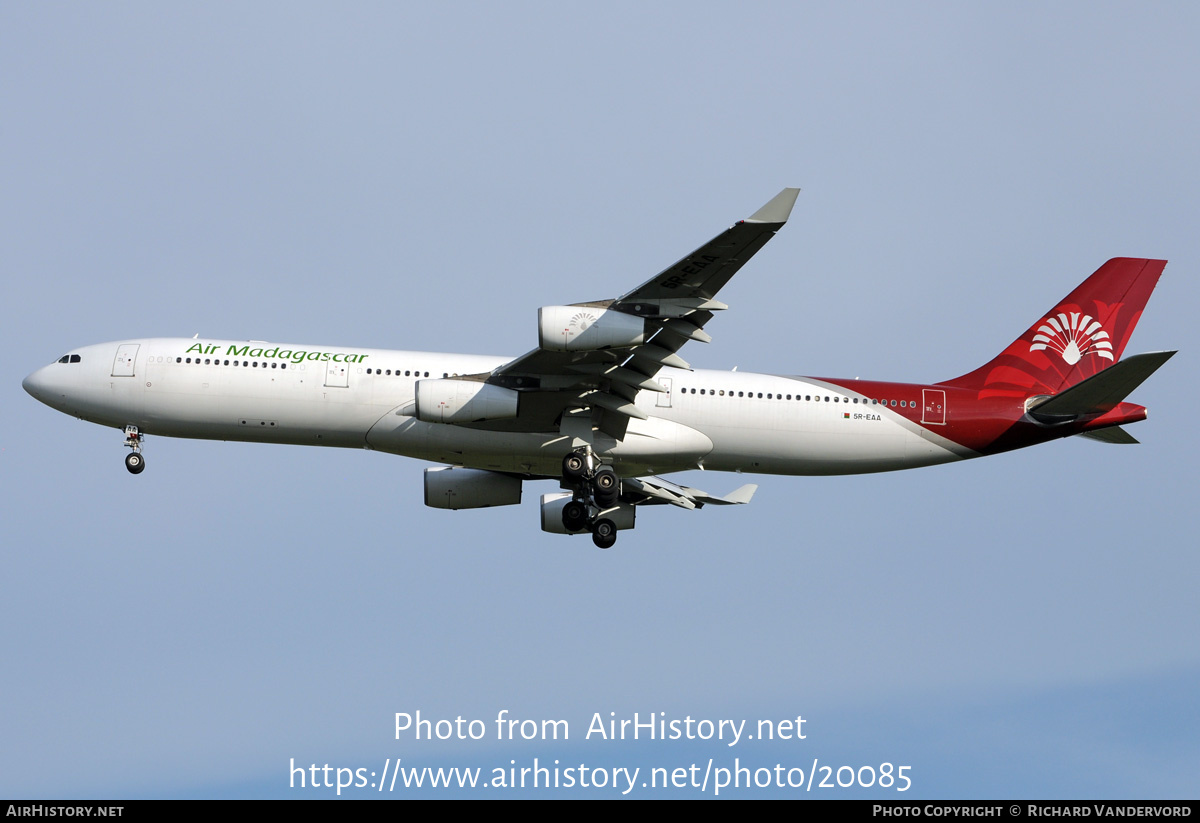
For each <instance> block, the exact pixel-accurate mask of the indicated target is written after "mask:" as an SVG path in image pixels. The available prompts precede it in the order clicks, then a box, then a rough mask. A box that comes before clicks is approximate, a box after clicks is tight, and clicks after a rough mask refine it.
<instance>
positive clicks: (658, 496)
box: [621, 477, 758, 509]
mask: <svg viewBox="0 0 1200 823" xmlns="http://www.w3.org/2000/svg"><path fill="white" fill-rule="evenodd" d="M756 491H758V486H757V485H755V484H754V483H747V484H746V485H745V486H740V487H738V488H737V489H734V490H733V491H731V492H730V493H729V494H727V495H725V496H724V497H721V496H719V495H715V494H709V493H708V492H706V491H701V490H700V489H693V488H692V487H691V486H681V485H679V484H677V483H671V482H669V481H667V480H663V479H662V478H660V477H627V478H625V479H624V480H623V481H621V497H622V498H623V499H625V500H627V501H629V502H631V503H635V504H638V503H640V504H643V505H647V504H654V503H670V504H671V505H672V506H679V507H680V508H681V509H699V508H703V507H704V505H705V504H709V503H711V504H712V505H714V506H732V505H737V504H740V503H749V502H750V498H752V497H754V493H755V492H756Z"/></svg>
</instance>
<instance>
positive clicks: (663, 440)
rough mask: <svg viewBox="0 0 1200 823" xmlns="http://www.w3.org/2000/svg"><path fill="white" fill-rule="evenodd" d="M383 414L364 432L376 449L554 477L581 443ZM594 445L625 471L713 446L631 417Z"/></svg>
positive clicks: (678, 462) (683, 463)
mask: <svg viewBox="0 0 1200 823" xmlns="http://www.w3.org/2000/svg"><path fill="white" fill-rule="evenodd" d="M402 408H404V407H399V408H397V409H395V410H393V411H392V412H389V413H388V414H386V415H384V416H383V417H382V418H380V419H379V421H378V422H376V423H375V425H374V426H372V427H371V430H370V431H369V432H368V433H367V444H368V445H369V446H370V447H371V448H373V449H378V450H379V451H385V452H390V453H392V454H399V455H404V456H406V457H415V458H418V459H421V460H432V461H434V462H437V463H448V464H451V465H456V466H469V467H471V468H477V469H490V470H492V471H503V472H514V473H518V474H530V475H537V476H541V477H558V476H559V475H560V474H561V473H562V459H563V458H564V457H565V456H566V455H567V454H568V453H569V452H571V451H572V450H574V449H575V448H576V447H577V446H578V445H579V444H578V442H577V441H576V440H575V439H573V438H572V437H569V436H566V435H563V434H559V433H552V432H497V431H486V430H483V429H473V428H468V427H465V426H455V425H450V424H444V423H424V422H422V421H420V420H417V419H416V418H414V417H409V416H407V415H404V414H400V413H399V412H400V409H402ZM593 447H594V448H595V450H596V451H597V453H599V454H600V455H601V457H602V458H605V459H608V460H610V461H611V462H612V464H613V465H614V466H615V467H616V469H617V471H618V472H620V473H621V474H623V475H626V476H629V475H635V474H660V473H664V472H669V471H680V470H683V469H688V468H696V466H697V463H698V462H699V461H700V460H701V459H702V458H703V457H704V456H705V455H707V454H708V453H709V451H711V449H712V441H711V440H709V438H708V437H707V436H705V435H704V434H702V433H701V432H698V431H696V430H694V429H691V428H689V427H687V426H681V425H679V424H678V423H674V422H672V421H669V420H663V419H659V418H651V419H649V420H634V421H631V422H630V425H629V428H628V431H627V433H626V436H625V438H624V439H623V440H622V441H620V442H617V441H615V440H612V439H611V438H608V437H607V436H605V435H603V434H599V433H597V435H596V438H595V441H594V443H593Z"/></svg>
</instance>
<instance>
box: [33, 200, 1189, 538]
mask: <svg viewBox="0 0 1200 823" xmlns="http://www.w3.org/2000/svg"><path fill="white" fill-rule="evenodd" d="M798 191H799V190H798V189H792V188H788V189H784V190H783V191H782V192H780V193H779V194H778V195H777V196H775V197H774V198H773V199H772V200H770V201H769V202H768V203H767V204H766V205H764V206H763V207H762V208H761V209H759V210H758V211H757V212H755V213H754V214H753V215H751V216H750V217H748V218H747V219H745V220H742V221H739V222H738V223H736V224H734V225H733V226H732V227H730V228H729V229H728V230H726V231H724V232H722V233H721V234H719V235H717V236H716V237H715V238H713V239H712V240H711V241H709V242H708V243H706V244H705V245H703V246H701V247H700V248H698V249H696V250H695V251H694V252H692V253H691V254H689V255H687V256H686V257H684V258H683V259H682V260H680V261H679V262H677V263H675V264H674V265H672V266H670V267H669V268H667V269H665V270H664V271H662V272H661V273H659V274H657V275H655V276H654V277H652V278H650V279H649V280H647V281H646V282H645V283H643V284H642V285H641V286H638V287H637V288H636V289H634V290H633V291H630V292H628V293H626V294H624V295H623V296H621V297H617V298H615V299H610V300H599V301H592V302H585V303H575V304H572V305H568V306H543V307H542V308H540V309H539V310H538V321H537V326H538V345H537V347H536V348H535V349H533V350H532V351H530V352H528V353H526V354H524V355H521V356H520V357H516V358H511V357H488V356H479V355H461V354H437V353H428V352H420V351H385V350H378V349H364V348H351V347H336V346H333V347H331V346H317V345H293V344H276V343H267V342H262V341H233V340H210V339H202V338H199V337H194V338H182V339H181V338H148V339H137V340H122V341H119V342H113V343H103V344H99V345H93V346H85V347H83V348H78V349H73V350H71V351H70V352H68V353H67V354H65V355H63V356H62V357H61V358H59V359H58V360H57V362H54V363H51V364H50V365H48V366H45V367H44V368H41V369H38V370H37V371H35V372H34V373H33V374H31V375H29V376H28V377H27V378H25V380H24V383H23V385H24V388H25V390H26V391H27V392H29V394H31V395H32V396H33V397H35V398H36V399H37V400H40V401H41V402H43V403H45V404H46V405H48V406H50V407H52V408H55V409H58V410H59V411H62V412H64V413H66V414H71V415H74V416H76V417H78V418H80V419H83V420H88V421H91V422H93V423H99V424H100V425H103V426H111V427H115V428H117V429H119V430H121V431H122V432H123V433H124V437H125V446H126V447H128V448H129V450H130V451H129V452H128V454H127V455H126V457H125V466H126V468H127V469H128V470H129V472H131V473H132V474H135V475H136V474H140V473H141V472H142V471H143V470H144V469H145V466H146V463H145V459H144V456H143V445H144V444H145V440H146V437H147V435H163V436H167V437H191V438H202V439H209V440H242V441H253V442H267V443H288V444H295V445H308V446H340V447H343V448H366V449H375V450H378V451H383V452H389V453H392V454H398V455H404V456H406V457H414V458H417V459H420V460H426V461H431V462H433V463H438V464H442V465H441V466H439V467H436V468H428V469H426V470H425V504H426V505H427V506H432V507H434V508H442V509H470V508H482V507H487V506H507V505H514V504H517V503H519V502H520V501H521V491H522V485H523V483H524V482H525V481H527V480H544V479H548V480H554V481H557V482H558V484H559V491H557V492H554V493H550V494H545V495H543V496H542V498H541V525H542V529H543V530H545V531H548V532H552V533H557V534H591V536H592V540H593V542H594V543H595V544H596V545H597V546H598V547H600V548H602V549H607V548H609V547H611V546H612V545H614V543H615V542H616V538H617V532H618V531H621V530H627V529H632V528H633V527H634V523H635V518H636V515H637V513H638V510H639V509H641V508H642V507H643V506H649V505H667V504H670V505H674V506H678V507H680V508H684V509H698V508H702V507H704V506H706V505H730V504H742V503H748V502H749V501H750V499H751V497H752V496H753V494H754V492H755V490H756V489H757V486H755V485H753V484H750V485H743V486H741V487H740V488H738V489H736V490H735V491H732V492H730V493H727V494H724V495H717V494H710V493H708V492H704V491H701V490H700V489H695V488H690V487H688V486H683V485H680V484H677V483H673V482H671V481H669V480H666V479H664V478H663V477H662V476H663V475H666V474H670V473H672V472H680V471H685V470H692V469H703V470H707V471H719V472H739V473H747V474H785V475H835V474H856V473H864V472H882V471H894V470H898V469H910V468H916V467H919V466H930V465H934V464H937V463H948V462H951V461H957V460H964V459H967V458H972V457H981V456H984V455H991V454H997V453H999V452H1004V451H1009V450H1011V449H1018V448H1022V447H1025V446H1032V445H1034V444H1037V443H1043V442H1046V441H1049V440H1054V439H1056V438H1061V437H1070V436H1074V435H1079V436H1082V437H1087V438H1091V439H1093V440H1098V441H1100V442H1103V443H1110V444H1111V443H1136V442H1137V441H1136V440H1135V439H1134V438H1133V437H1132V436H1131V435H1130V434H1129V433H1128V432H1127V431H1126V430H1125V428H1124V426H1126V425H1128V424H1131V423H1135V422H1137V421H1140V420H1144V419H1145V418H1146V409H1145V407H1143V406H1138V405H1135V404H1133V403H1128V402H1126V401H1125V398H1126V397H1127V396H1128V395H1129V394H1130V393H1131V392H1132V391H1133V390H1134V389H1135V388H1137V386H1138V385H1140V384H1141V383H1142V381H1144V380H1145V379H1146V378H1147V377H1149V376H1150V375H1151V374H1152V373H1153V372H1154V371H1155V370H1156V369H1157V368H1158V367H1159V366H1161V365H1162V364H1163V363H1164V362H1166V360H1167V359H1168V358H1170V357H1171V356H1172V355H1173V354H1174V353H1175V352H1173V351H1161V352H1151V353H1147V354H1138V355H1134V356H1131V357H1128V358H1124V359H1122V353H1123V352H1124V350H1125V346H1126V343H1127V342H1128V341H1129V337H1130V335H1132V333H1133V330H1134V327H1135V326H1136V325H1137V322H1138V319H1139V318H1140V317H1141V313H1142V309H1143V308H1144V306H1145V305H1146V301H1147V300H1148V299H1149V297H1150V293H1151V292H1152V291H1153V290H1154V287H1155V285H1156V284H1157V282H1158V279H1159V276H1160V275H1161V274H1162V271H1163V268H1164V267H1165V266H1166V261H1165V260H1146V259H1132V258H1116V259H1113V260H1109V261H1108V262H1107V263H1105V264H1104V265H1102V266H1101V267H1100V268H1099V269H1097V270H1096V272H1095V273H1094V274H1092V275H1091V276H1090V277H1088V278H1087V280H1085V281H1084V282H1083V283H1082V284H1081V285H1080V286H1079V287H1078V288H1076V289H1075V290H1074V291H1072V292H1071V293H1070V294H1069V295H1067V296H1066V297H1065V298H1064V299H1063V300H1062V301H1060V302H1059V303H1058V304H1057V305H1055V306H1054V307H1053V308H1051V309H1050V310H1049V311H1048V312H1046V313H1045V314H1042V315H1039V316H1038V318H1037V320H1035V321H1034V323H1033V325H1031V326H1030V327H1029V329H1028V330H1027V331H1026V332H1025V333H1024V334H1022V335H1021V336H1020V337H1018V338H1017V339H1016V340H1015V341H1013V343H1012V344H1010V345H1009V346H1008V347H1007V348H1006V349H1004V350H1003V351H1002V352H1001V353H1000V354H999V355H997V356H996V357H995V358H994V359H993V360H991V361H990V362H988V363H986V364H985V365H983V366H981V367H979V368H977V369H975V370H974V371H971V372H968V373H966V374H964V375H962V376H961V377H956V378H953V379H951V380H945V381H942V382H940V383H931V384H928V385H926V384H909V383H888V382H879V381H871V380H858V379H854V380H847V379H840V378H814V377H799V376H791V375H774V374H753V373H749V372H739V371H736V370H735V371H707V370H703V369H694V368H692V366H691V365H690V364H689V363H688V362H687V361H686V360H684V359H683V357H682V356H681V355H680V350H681V349H682V348H683V347H684V346H685V345H686V344H687V343H689V342H691V341H697V342H701V343H707V342H709V341H710V340H711V338H710V336H709V335H708V333H707V332H705V331H704V329H705V327H706V326H707V324H708V322H709V321H710V320H711V319H712V318H713V316H714V315H715V314H716V313H717V312H720V311H723V310H725V309H726V308H728V307H727V306H726V305H725V304H724V303H721V302H719V301H718V300H717V299H716V297H717V294H718V292H719V291H720V290H721V288H722V287H723V286H724V285H725V284H726V283H727V282H728V281H729V279H730V278H731V277H733V275H734V274H736V273H737V271H738V270H739V269H740V268H741V267H742V265H743V264H744V263H745V262H746V261H747V260H749V259H750V258H751V257H752V256H753V255H754V254H755V253H756V252H757V251H758V250H759V249H761V248H762V247H763V246H764V245H765V244H766V243H767V242H768V241H769V240H770V239H771V238H772V237H773V236H774V235H775V233H776V232H777V231H779V229H780V228H782V227H783V225H784V224H785V223H786V222H787V219H788V217H789V215H790V214H791V211H792V207H793V205H794V204H795V201H796V196H797V194H798ZM693 348H694V347H693Z"/></svg>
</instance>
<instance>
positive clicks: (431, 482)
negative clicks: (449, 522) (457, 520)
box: [425, 468, 521, 509]
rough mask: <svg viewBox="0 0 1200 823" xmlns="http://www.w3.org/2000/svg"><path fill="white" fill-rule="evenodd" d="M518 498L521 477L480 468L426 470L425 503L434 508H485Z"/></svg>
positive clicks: (518, 499)
mask: <svg viewBox="0 0 1200 823" xmlns="http://www.w3.org/2000/svg"><path fill="white" fill-rule="evenodd" d="M520 502H521V478H519V477H510V476H509V475H507V474H497V473H496V472H489V471H483V470H481V469H459V468H441V469H426V470H425V505H426V506H430V507H432V508H435V509H484V508H487V507H488V506H515V505H517V504H518V503H520Z"/></svg>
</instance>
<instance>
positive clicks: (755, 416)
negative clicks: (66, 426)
mask: <svg viewBox="0 0 1200 823" xmlns="http://www.w3.org/2000/svg"><path fill="white" fill-rule="evenodd" d="M71 355H77V356H78V357H77V358H73V357H71V356H68V357H66V358H64V360H67V361H68V362H61V361H60V362H58V363H53V364H51V365H49V366H46V367H45V368H42V369H39V370H38V371H37V372H35V373H34V374H32V375H30V376H29V377H28V378H27V379H26V381H25V387H26V389H27V390H28V391H29V392H30V393H31V394H32V395H34V396H35V397H37V398H38V399H39V400H41V401H42V402H44V403H46V404H48V405H50V406H52V407H54V408H57V409H59V410H61V411H63V412H66V413H68V414H72V415H75V416H76V417H80V418H82V419H85V420H90V421H92V422H95V423H100V424H102V425H107V426H114V427H117V428H124V427H126V426H129V425H133V426H137V427H138V428H139V429H140V430H141V431H142V432H143V433H146V434H150V435H164V436H170V437H190V438H203V439H211V440H246V441H254V442H270V443H291V444H300V445H313V446H340V447H352V448H370V449H377V450H380V451H386V452H390V453H394V454H400V455H405V456H408V457H415V458H419V459H423V460H430V461H434V462H438V463H446V464H451V465H459V466H468V467H473V468H479V469H490V470H494V471H502V472H515V473H521V474H525V475H530V476H544V477H557V476H558V475H559V473H560V470H561V469H560V466H561V461H562V458H563V456H564V455H565V454H567V452H569V451H570V450H571V442H570V441H571V438H570V436H568V435H567V434H564V432H563V431H562V430H559V429H554V430H547V431H542V432H515V431H504V430H503V425H493V426H488V427H477V426H474V425H453V424H444V423H427V422H422V421H421V420H418V419H417V418H416V417H415V416H413V411H412V410H413V402H414V398H415V387H416V383H417V381H418V380H423V379H427V378H441V377H443V376H455V375H466V374H480V373H485V372H489V371H491V370H492V369H495V368H497V367H499V366H501V365H503V364H504V363H506V362H509V361H510V360H511V359H512V358H509V357H486V356H478V355H462V354H438V353H429V352H415V351H387V350H378V349H338V348H332V347H328V346H288V345H277V344H272V343H262V342H246V341H227V340H198V339H178V338H152V339H141V340H127V341H121V342H115V343H105V344H99V345H94V346H87V347H84V348H80V349H75V350H73V351H72V353H71ZM71 359H76V360H77V362H69V361H70V360H71ZM656 379H657V381H658V383H660V384H661V385H662V386H663V387H664V388H667V389H668V391H667V392H665V393H658V392H650V391H642V392H641V393H639V394H638V396H637V399H636V405H637V406H638V408H639V409H641V410H642V411H643V412H645V413H646V414H647V416H648V419H646V420H637V419H634V420H631V421H630V423H629V430H628V433H627V434H626V436H625V438H623V439H622V440H621V441H620V442H618V441H616V440H613V439H611V438H608V437H607V436H606V435H603V434H599V433H597V435H596V440H595V448H596V450H597V451H598V452H599V453H600V454H602V455H604V456H605V457H606V458H608V459H611V461H612V463H613V465H614V466H615V467H616V468H617V470H618V471H619V472H620V473H621V474H622V475H626V476H632V475H641V474H662V473H666V472H672V471H680V470H685V469H694V468H704V469H708V470H716V471H744V472H754V473H771V474H852V473H859V472H874V471H889V470H893V469H903V468H911V467H914V466H923V465H931V464H934V463H943V462H947V461H951V460H955V459H958V458H961V457H967V456H971V455H972V454H973V453H972V452H970V451H969V450H966V449H964V448H962V447H961V446H957V445H956V444H954V443H952V442H951V441H949V440H946V439H944V438H941V437H939V436H938V435H937V434H931V433H930V432H929V431H928V430H927V429H926V428H923V427H921V426H917V425H915V424H913V423H912V422H911V421H909V420H907V419H905V418H904V417H903V416H901V415H900V414H897V413H896V412H895V411H892V410H891V409H889V408H886V407H884V406H882V405H879V404H878V403H873V402H872V398H867V397H865V396H863V395H859V394H856V393H854V392H852V391H849V390H847V389H845V388H842V387H839V386H836V385H834V384H832V383H827V382H824V381H821V380H815V379H812V378H800V377H783V376H776V375H765V374H754V373H749V372H727V371H707V370H694V371H685V370H680V369H671V368H664V369H663V370H662V371H661V372H659V374H658V375H657V377H656ZM876 399H877V398H876ZM497 429H500V430H497Z"/></svg>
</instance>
